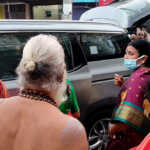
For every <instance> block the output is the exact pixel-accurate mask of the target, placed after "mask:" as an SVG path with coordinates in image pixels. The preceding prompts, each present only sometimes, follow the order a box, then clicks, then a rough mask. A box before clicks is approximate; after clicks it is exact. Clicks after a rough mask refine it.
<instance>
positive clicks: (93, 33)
mask: <svg viewBox="0 0 150 150" xmlns="http://www.w3.org/2000/svg"><path fill="white" fill-rule="evenodd" d="M40 33H44V34H53V35H55V36H57V38H58V39H59V41H60V42H61V44H62V45H63V47H64V50H65V56H66V57H65V58H66V63H67V69H68V75H69V79H70V80H71V81H72V82H73V84H74V86H75V90H76V93H77V98H78V102H79V105H80V110H81V118H80V120H81V122H82V123H83V124H84V126H85V128H86V130H87V134H88V139H89V144H90V149H91V150H96V149H99V150H100V149H101V150H102V149H103V148H104V146H105V144H106V142H107V127H108V126H107V125H108V122H109V120H110V117H111V113H112V109H113V108H114V105H115V103H116V101H117V99H116V97H117V94H118V90H119V88H118V87H116V86H115V85H114V82H113V76H114V74H115V73H119V74H122V75H123V76H126V77H127V76H128V75H129V72H128V71H127V70H126V69H125V68H124V66H123V65H122V56H123V55H124V51H125V47H126V45H127V44H128V42H129V39H128V36H127V33H126V32H125V31H124V30H123V29H122V28H120V27H119V26H116V25H114V24H111V23H104V22H103V23H100V22H99V23H94V22H79V21H66V22H65V21H45V20H44V21H41V20H39V21H38V20H37V21H27V20H20V21H16V20H14V21H7V20H5V21H0V60H1V61H0V66H1V67H0V68H1V69H0V78H1V79H2V80H3V81H5V83H6V86H7V87H8V89H9V94H10V95H11V96H12V95H16V94H17V93H18V88H17V84H16V74H15V68H16V66H17V65H18V63H19V61H20V58H21V55H22V49H23V47H24V45H25V43H26V41H27V40H28V39H29V38H30V37H32V36H34V35H37V34H40ZM37 44H38V43H37Z"/></svg>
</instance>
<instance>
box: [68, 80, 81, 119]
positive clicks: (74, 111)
mask: <svg viewBox="0 0 150 150" xmlns="http://www.w3.org/2000/svg"><path fill="white" fill-rule="evenodd" d="M69 84H70V87H71V92H70V95H69V100H70V101H71V113H72V116H73V117H75V118H77V119H78V118H80V108H79V105H78V101H77V96H76V92H75V89H74V86H73V84H72V83H71V82H70V83H69Z"/></svg>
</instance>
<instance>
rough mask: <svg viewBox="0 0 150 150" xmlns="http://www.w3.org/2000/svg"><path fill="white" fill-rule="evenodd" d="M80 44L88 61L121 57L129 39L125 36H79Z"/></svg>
mask: <svg viewBox="0 0 150 150" xmlns="http://www.w3.org/2000/svg"><path fill="white" fill-rule="evenodd" d="M80 42H81V45H82V47H83V50H84V52H85V54H86V57H87V60H88V61H96V60H103V59H111V58H117V57H122V56H123V54H124V51H125V47H126V46H127V44H128V42H129V39H128V37H127V35H124V36H123V35H117V36H112V35H100V34H81V37H80Z"/></svg>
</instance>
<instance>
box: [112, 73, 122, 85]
mask: <svg viewBox="0 0 150 150" xmlns="http://www.w3.org/2000/svg"><path fill="white" fill-rule="evenodd" d="M114 80H115V81H114V83H115V85H118V86H122V84H123V83H124V79H123V76H121V75H119V74H115V75H114Z"/></svg>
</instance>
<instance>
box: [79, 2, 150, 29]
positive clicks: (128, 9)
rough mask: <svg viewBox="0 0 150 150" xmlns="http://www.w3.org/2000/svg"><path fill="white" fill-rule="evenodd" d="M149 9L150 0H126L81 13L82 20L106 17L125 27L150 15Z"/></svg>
mask: <svg viewBox="0 0 150 150" xmlns="http://www.w3.org/2000/svg"><path fill="white" fill-rule="evenodd" d="M149 10H150V0H125V1H122V2H116V3H112V4H110V5H109V6H103V7H96V8H93V9H90V10H88V11H86V12H85V13H83V14H82V15H81V17H80V20H82V21H89V20H91V21H100V20H102V19H105V20H109V21H110V22H115V23H116V24H118V25H119V26H121V27H123V28H129V27H131V26H132V25H133V24H134V23H135V22H137V21H138V20H140V19H142V18H144V17H146V16H148V15H150V11H149Z"/></svg>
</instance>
